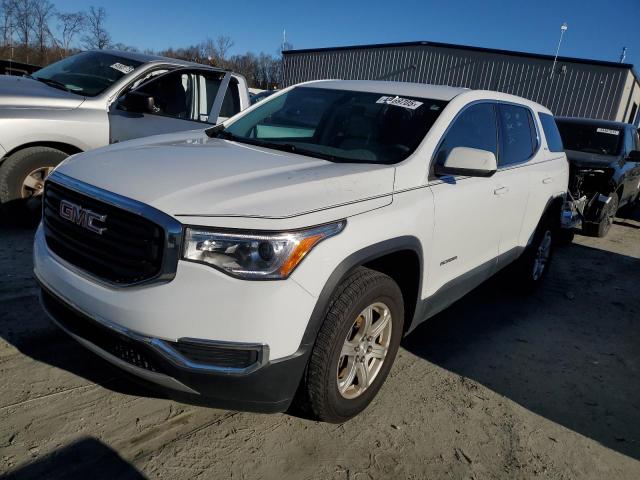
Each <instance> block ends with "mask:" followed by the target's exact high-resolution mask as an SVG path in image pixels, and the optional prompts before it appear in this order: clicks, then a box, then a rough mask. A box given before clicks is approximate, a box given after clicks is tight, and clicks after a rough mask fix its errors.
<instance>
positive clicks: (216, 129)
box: [204, 123, 345, 162]
mask: <svg viewBox="0 0 640 480" xmlns="http://www.w3.org/2000/svg"><path fill="white" fill-rule="evenodd" d="M204 133H206V134H207V136H209V137H211V138H223V139H225V140H231V141H234V142H239V143H247V144H249V145H255V146H256V147H264V148H271V149H273V150H280V151H282V152H288V153H297V154H298V155H306V156H308V157H315V158H320V159H322V160H329V161H330V162H339V161H345V160H342V159H340V158H338V157H334V156H333V155H329V154H327V153H320V152H315V151H313V150H307V149H306V148H299V147H297V146H295V145H293V144H292V143H277V142H268V141H265V140H259V139H257V138H255V139H254V138H247V137H239V136H237V135H234V134H233V133H231V132H228V131H226V130H225V126H224V125H223V124H221V123H219V124H218V125H214V126H213V127H209V128H207V129H206V130H205V131H204Z"/></svg>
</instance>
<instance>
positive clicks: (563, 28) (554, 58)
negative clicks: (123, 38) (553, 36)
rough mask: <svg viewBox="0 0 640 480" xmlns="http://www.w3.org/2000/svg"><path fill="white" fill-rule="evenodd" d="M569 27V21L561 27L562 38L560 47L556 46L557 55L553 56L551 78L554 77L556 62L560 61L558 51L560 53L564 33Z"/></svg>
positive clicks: (559, 41) (559, 43) (559, 42)
mask: <svg viewBox="0 0 640 480" xmlns="http://www.w3.org/2000/svg"><path fill="white" fill-rule="evenodd" d="M568 28H569V25H567V22H564V23H563V24H562V26H561V27H560V40H558V48H556V56H555V57H553V66H552V67H551V75H549V78H553V74H554V72H555V71H556V62H557V61H558V53H560V45H562V37H563V35H564V32H566V31H567V29H568Z"/></svg>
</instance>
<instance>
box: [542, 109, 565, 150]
mask: <svg viewBox="0 0 640 480" xmlns="http://www.w3.org/2000/svg"><path fill="white" fill-rule="evenodd" d="M538 117H539V118H540V123H541V124H542V130H543V131H544V136H545V137H546V138H547V146H548V147H549V151H550V152H563V151H564V146H563V145H562V137H560V131H559V130H558V125H556V121H555V119H554V118H553V117H552V116H551V115H549V114H548V113H538Z"/></svg>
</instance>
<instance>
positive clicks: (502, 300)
mask: <svg viewBox="0 0 640 480" xmlns="http://www.w3.org/2000/svg"><path fill="white" fill-rule="evenodd" d="M639 289H640V260H638V259H635V258H632V257H628V256H624V255H619V254H615V253H611V252H607V251H603V250H598V249H594V248H590V247H585V246H580V245H576V244H573V245H570V246H568V247H565V248H561V249H558V251H557V254H556V258H555V264H554V265H553V268H552V270H551V272H550V275H549V276H548V277H547V279H546V282H545V283H544V285H543V286H542V288H541V289H540V290H539V291H538V292H536V293H535V294H534V295H522V294H518V293H517V292H514V291H513V289H512V288H510V287H509V285H508V278H507V277H506V276H504V275H499V276H497V277H495V278H494V279H492V280H490V281H489V282H487V283H485V284H484V285H482V286H481V287H479V288H478V289H476V290H475V291H474V292H472V293H471V294H469V295H468V296H467V297H465V298H463V299H462V300H460V301H459V302H457V303H456V304H454V305H453V306H451V307H450V308H449V309H447V310H446V311H444V312H442V313H441V314H439V315H438V316H436V317H434V318H433V319H431V320H430V321H429V322H427V323H426V324H423V325H422V326H420V327H418V329H416V331H414V332H413V333H412V334H410V335H409V336H408V337H407V338H405V340H404V342H403V346H404V347H405V348H406V349H407V350H409V351H410V352H412V353H414V354H415V355H417V356H419V357H422V358H424V359H426V360H428V361H430V362H433V363H434V364H437V365H439V366H441V367H442V368H445V369H447V370H449V371H452V372H454V373H456V374H459V375H461V376H464V377H467V378H470V379H472V380H475V381H476V382H478V383H480V384H482V385H484V386H486V387H487V388H490V389H491V390H493V391H495V392H497V393H499V394H500V395H503V396H505V397H506V398H508V399H510V400H513V401H514V402H516V403H518V404H520V405H522V406H523V407H525V408H527V409H529V410H530V411H532V412H534V413H536V414H538V415H541V416H543V417H546V418H548V419H550V420H552V421H554V422H556V423H558V424H560V425H563V426H564V427H566V428H569V429H571V430H574V431H576V432H578V433H580V434H582V435H585V436H587V437H590V438H592V439H594V440H596V441H597V442H600V443H601V444H603V445H605V446H607V447H609V448H611V449H613V450H617V451H618V452H621V453H623V454H626V455H628V456H631V457H634V458H636V459H640V296H639V295H638V290H639Z"/></svg>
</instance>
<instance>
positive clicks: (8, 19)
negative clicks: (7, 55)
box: [0, 0, 16, 47]
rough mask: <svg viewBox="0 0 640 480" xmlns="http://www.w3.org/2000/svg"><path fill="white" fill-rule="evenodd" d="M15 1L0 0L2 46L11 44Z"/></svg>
mask: <svg viewBox="0 0 640 480" xmlns="http://www.w3.org/2000/svg"><path fill="white" fill-rule="evenodd" d="M15 8H16V2H15V0H2V2H0V12H1V13H2V46H3V47H7V46H10V45H12V44H13V31H14V28H15Z"/></svg>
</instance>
